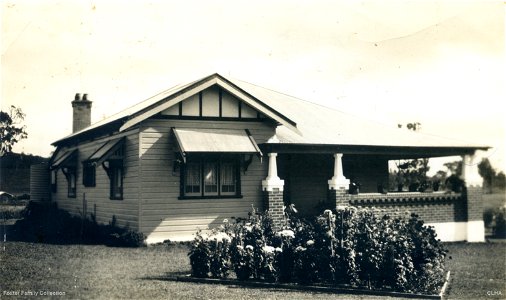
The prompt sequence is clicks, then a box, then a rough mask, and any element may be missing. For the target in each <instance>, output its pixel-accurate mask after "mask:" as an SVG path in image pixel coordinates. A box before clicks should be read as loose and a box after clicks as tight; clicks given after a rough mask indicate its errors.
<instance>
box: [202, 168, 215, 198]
mask: <svg viewBox="0 0 506 300" xmlns="http://www.w3.org/2000/svg"><path fill="white" fill-rule="evenodd" d="M217 169H218V168H217V164H216V163H205V164H204V195H209V194H218V170H217Z"/></svg>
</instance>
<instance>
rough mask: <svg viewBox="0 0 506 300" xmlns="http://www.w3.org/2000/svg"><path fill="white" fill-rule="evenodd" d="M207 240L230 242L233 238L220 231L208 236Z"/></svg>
mask: <svg viewBox="0 0 506 300" xmlns="http://www.w3.org/2000/svg"><path fill="white" fill-rule="evenodd" d="M206 240H215V241H218V242H222V241H224V240H225V241H227V242H230V241H231V240H232V239H231V238H230V236H228V234H226V233H225V232H218V233H215V234H213V235H211V236H208V237H207V238H206Z"/></svg>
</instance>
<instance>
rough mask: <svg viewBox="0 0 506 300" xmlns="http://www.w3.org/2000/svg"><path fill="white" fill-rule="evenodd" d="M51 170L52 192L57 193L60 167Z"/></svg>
mask: <svg viewBox="0 0 506 300" xmlns="http://www.w3.org/2000/svg"><path fill="white" fill-rule="evenodd" d="M50 172H51V174H50V178H51V179H50V180H51V192H52V193H56V192H57V191H58V169H54V170H51V171H50Z"/></svg>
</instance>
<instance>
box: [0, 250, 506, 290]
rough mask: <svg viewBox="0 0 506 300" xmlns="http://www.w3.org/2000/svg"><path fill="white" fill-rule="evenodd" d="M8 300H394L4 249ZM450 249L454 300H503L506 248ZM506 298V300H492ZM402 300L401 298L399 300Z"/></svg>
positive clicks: (130, 258)
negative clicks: (22, 296)
mask: <svg viewBox="0 0 506 300" xmlns="http://www.w3.org/2000/svg"><path fill="white" fill-rule="evenodd" d="M0 245H1V246H0V285H1V287H0V290H1V291H0V293H3V291H21V290H22V291H28V290H31V291H41V290H42V291H61V292H65V298H72V299H74V298H106V299H125V298H129V299H146V298H150V299H161V298H163V299H167V298H169V299H204V298H205V299H258V298H260V299H394V298H390V297H379V296H376V297H373V296H359V295H344V294H325V293H312V292H303V291H290V290H272V289H264V288H243V287H238V286H224V285H210V284H196V283H184V282H174V281H167V280H163V278H164V277H167V276H168V275H178V274H187V273H189V272H190V268H189V260H188V258H187V252H188V248H187V247H186V246H183V245H171V246H169V247H167V246H150V247H144V248H110V247H106V246H94V245H49V244H33V243H24V242H7V243H2V244H0ZM4 246H5V250H3V247H4ZM504 246H505V244H501V243H488V244H466V243H457V244H448V248H449V250H450V255H451V256H452V257H453V259H451V260H449V262H448V263H449V268H450V269H451V271H452V282H451V285H450V291H449V298H450V299H485V298H486V299H494V298H495V299H502V298H504V295H505V294H506V278H505V277H506V275H505V274H506V267H505V260H504V259H505V257H506V247H504ZM487 291H501V293H502V295H503V296H502V297H501V296H495V297H493V296H487ZM396 299H398V298H396Z"/></svg>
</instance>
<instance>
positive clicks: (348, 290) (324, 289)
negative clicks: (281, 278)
mask: <svg viewBox="0 0 506 300" xmlns="http://www.w3.org/2000/svg"><path fill="white" fill-rule="evenodd" d="M167 280H171V281H180V282H193V283H206V284H222V285H228V286H231V285H234V286H241V287H255V288H266V289H286V290H298V291H307V292H318V293H331V294H352V295H364V296H366V295H370V296H387V297H398V298H411V299H443V298H444V296H445V294H446V290H447V288H448V285H449V282H450V271H448V272H447V273H446V276H445V283H444V285H443V287H442V288H441V291H440V292H439V294H438V295H425V294H416V293H402V292H396V291H390V290H369V289H363V288H358V287H353V286H349V285H340V286H330V285H303V284H295V283H270V282H265V281H258V280H247V281H244V280H237V279H220V278H196V277H192V276H191V275H190V274H188V275H185V276H169V277H167Z"/></svg>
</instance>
